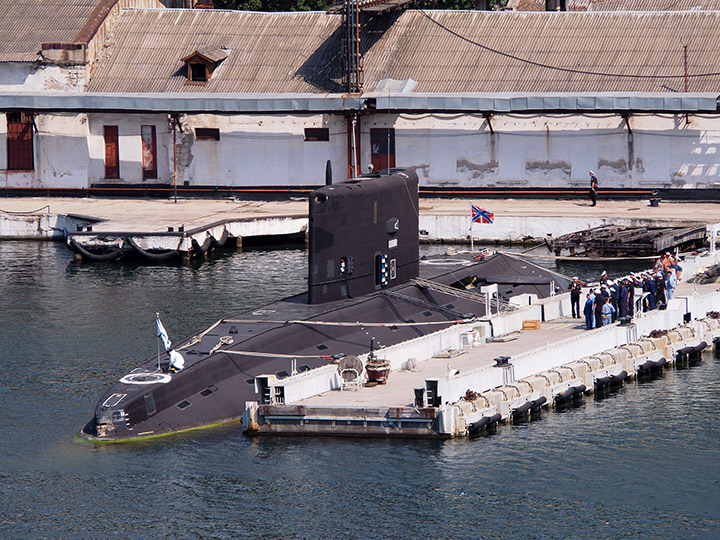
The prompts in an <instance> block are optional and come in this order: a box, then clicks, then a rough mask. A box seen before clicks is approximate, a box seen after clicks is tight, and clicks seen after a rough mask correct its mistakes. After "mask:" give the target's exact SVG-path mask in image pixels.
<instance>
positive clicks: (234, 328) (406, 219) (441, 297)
mask: <svg viewBox="0 0 720 540" xmlns="http://www.w3.org/2000/svg"><path fill="white" fill-rule="evenodd" d="M308 216H309V222H308V252H309V253H308V266H309V268H308V289H307V291H306V292H304V293H302V294H299V295H295V296H291V297H288V298H285V299H282V300H278V301H276V302H274V303H271V304H269V305H265V306H262V307H258V308H257V309H253V310H249V311H245V312H242V313H239V314H237V315H233V316H231V317H228V318H225V319H221V320H219V321H217V322H215V323H214V324H212V325H211V326H209V327H208V328H206V329H204V330H202V331H200V332H198V333H196V334H193V335H191V336H189V337H187V338H185V339H183V340H181V341H179V342H178V343H176V344H175V345H174V346H173V347H172V349H170V350H168V351H165V352H162V353H159V354H158V355H157V356H153V357H150V358H148V359H147V360H146V361H145V362H144V363H142V365H140V366H138V367H137V368H136V369H134V370H132V371H131V372H130V373H128V374H125V375H124V376H122V377H121V378H119V379H118V380H117V381H115V382H114V384H112V385H111V386H110V387H109V388H108V389H107V390H106V391H105V392H104V393H103V394H102V396H100V398H99V400H98V402H97V404H96V406H95V411H94V414H93V417H92V418H91V419H90V421H89V422H87V424H86V425H85V426H84V427H83V428H82V429H81V430H80V432H79V436H80V438H82V439H85V440H88V441H94V442H119V441H130V440H137V439H143V438H152V437H159V436H164V435H168V434H172V433H177V432H182V431H188V430H192V429H197V428H203V427H210V426H214V425H219V424H225V423H229V422H233V421H238V420H240V419H242V417H243V414H244V413H245V408H246V402H259V403H266V402H267V399H268V396H267V395H266V392H267V391H268V389H267V388H264V387H263V386H262V385H261V384H259V382H258V381H259V380H260V379H256V378H258V377H259V376H260V375H263V374H264V375H267V374H274V375H275V377H277V378H278V379H280V380H282V379H283V378H286V377H290V376H292V375H294V374H296V373H303V372H306V371H309V370H312V369H315V368H318V367H322V366H326V365H327V364H329V363H332V362H335V363H337V362H339V361H340V360H341V359H342V358H344V357H345V356H349V355H356V356H360V355H363V354H367V353H369V352H372V351H373V350H375V352H379V351H381V350H382V348H383V347H387V346H390V345H394V344H398V343H402V342H404V341H407V340H411V339H414V338H417V337H419V336H422V335H426V334H429V333H432V332H437V331H439V330H442V329H443V328H447V327H449V326H451V325H454V324H458V323H459V322H468V321H471V320H474V319H480V318H483V317H486V316H487V315H488V313H486V306H485V296H484V295H483V294H480V293H479V287H481V286H485V285H488V284H498V297H499V302H500V304H501V305H506V306H507V308H508V309H510V306H509V304H508V303H507V300H508V299H509V298H510V297H512V296H515V295H518V294H522V293H530V294H535V295H537V296H538V297H539V298H545V297H547V296H550V295H552V294H556V293H560V292H565V290H567V286H568V282H569V281H568V279H567V278H566V277H565V276H562V275H561V274H557V273H555V272H552V271H550V270H546V269H544V268H542V267H539V266H537V265H534V264H532V263H530V262H528V261H526V260H523V259H520V258H517V257H514V256H510V255H507V254H501V253H496V254H492V255H490V256H486V257H484V258H483V259H482V260H475V258H474V256H469V257H466V258H465V259H461V260H453V259H449V258H437V259H433V260H428V261H421V259H420V256H419V232H418V224H419V204H418V177H417V174H416V173H415V172H414V170H412V169H393V170H388V171H382V172H378V173H371V174H368V175H364V176H362V177H359V178H353V179H350V180H347V181H343V182H339V183H336V184H331V185H326V186H323V187H321V188H318V189H316V190H315V191H313V192H312V193H311V194H310V196H309V213H308ZM421 263H422V264H421ZM425 263H428V264H425ZM431 273H432V274H433V275H427V276H426V275H425V274H431ZM172 353H180V354H181V356H182V358H183V359H184V366H183V367H182V369H180V370H179V371H178V370H176V369H173V366H172V365H171V354H172ZM274 397H275V398H279V399H282V396H274Z"/></svg>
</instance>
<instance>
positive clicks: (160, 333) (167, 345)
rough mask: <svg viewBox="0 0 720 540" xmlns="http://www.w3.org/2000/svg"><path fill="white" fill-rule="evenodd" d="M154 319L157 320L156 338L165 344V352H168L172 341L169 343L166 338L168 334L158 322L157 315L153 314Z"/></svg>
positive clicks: (158, 316)
mask: <svg viewBox="0 0 720 540" xmlns="http://www.w3.org/2000/svg"><path fill="white" fill-rule="evenodd" d="M155 319H156V320H157V337H159V338H160V339H162V341H163V343H164V344H165V350H166V351H169V350H170V347H172V341H170V338H169V337H168V333H167V331H166V330H165V327H164V326H163V323H162V322H161V321H160V314H159V313H156V314H155Z"/></svg>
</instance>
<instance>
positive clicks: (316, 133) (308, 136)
mask: <svg viewBox="0 0 720 540" xmlns="http://www.w3.org/2000/svg"><path fill="white" fill-rule="evenodd" d="M305 140H306V141H329V140H330V130H329V129H328V128H305Z"/></svg>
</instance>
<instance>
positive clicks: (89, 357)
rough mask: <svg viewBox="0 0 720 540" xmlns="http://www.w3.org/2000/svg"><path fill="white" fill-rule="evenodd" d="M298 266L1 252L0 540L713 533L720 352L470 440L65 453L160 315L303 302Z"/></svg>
mask: <svg viewBox="0 0 720 540" xmlns="http://www.w3.org/2000/svg"><path fill="white" fill-rule="evenodd" d="M306 263H307V259H306V254H305V252H304V251H303V250H282V251H262V250H259V251H248V252H244V253H237V254H232V255H230V254H227V255H224V256H221V257H218V258H215V259H212V260H210V261H208V262H205V263H202V264H194V265H177V266H165V265H157V266H138V265H129V264H117V265H114V264H81V265H77V264H75V263H73V261H72V256H71V254H70V252H69V251H67V250H66V249H65V247H64V246H62V245H59V244H49V243H32V242H3V243H0V287H1V290H2V295H1V296H0V306H1V307H2V309H0V325H1V326H0V328H2V331H1V332H0V351H1V352H0V366H2V369H0V389H1V390H0V486H1V487H0V497H1V499H2V501H3V507H2V510H0V537H1V538H3V539H15V538H61V539H75V538H82V539H85V538H93V539H94V538H102V539H105V538H122V539H143V540H145V539H171V538H173V539H174V538H192V539H194V538H228V539H230V538H232V539H237V538H283V539H284V538H287V539H339V538H342V539H366V538H387V539H417V538H433V539H467V538H508V539H510V538H513V539H514V538H522V539H526V538H538V539H540V538H543V539H544V538H573V539H574V538H592V539H598V538H607V539H616V538H633V539H634V538H718V537H720V449H719V448H720V428H719V427H718V422H717V417H718V412H719V407H718V396H719V395H720V358H718V357H715V356H713V355H711V354H706V355H704V356H703V359H702V361H701V362H698V363H696V364H694V365H692V366H690V367H687V368H684V369H673V370H668V371H666V372H665V374H664V375H663V376H661V377H655V378H652V379H648V380H644V381H640V382H632V383H629V384H628V385H627V386H625V387H623V388H622V389H620V390H619V391H617V392H614V393H610V394H608V395H606V396H602V397H599V398H597V399H596V398H594V397H592V396H591V397H587V398H586V399H585V400H584V401H583V402H582V403H581V404H579V405H578V406H575V407H571V408H568V409H566V410H564V411H562V412H548V411H544V412H543V413H542V415H541V417H540V418H539V419H538V420H536V421H534V422H530V423H526V424H522V425H518V426H503V427H501V428H500V429H499V430H498V431H497V432H496V433H494V434H491V435H487V436H481V437H478V438H473V439H458V440H452V441H434V440H389V439H360V438H357V439H356V438H346V439H342V438H309V437H263V438H248V437H245V436H244V435H242V433H241V430H240V427H239V426H238V425H229V426H225V427H222V428H220V429H213V430H206V431H199V432H194V433H190V434H184V435H178V436H174V437H170V438H167V439H164V440H160V441H150V442H148V441H146V442H140V443H133V444H122V445H93V444H89V443H81V442H77V441H76V440H75V439H74V435H75V433H76V432H77V431H78V430H79V429H80V427H81V426H82V425H83V424H84V423H85V422H87V421H88V420H89V419H90V417H91V415H92V412H93V409H94V406H95V402H96V400H97V398H98V397H99V396H100V394H101V393H102V392H103V391H104V390H105V389H106V388H107V387H108V386H109V385H110V384H111V383H112V381H114V380H115V379H116V378H117V377H118V376H120V375H122V374H124V373H126V372H127V371H129V370H130V369H132V368H133V367H135V366H136V365H137V364H138V363H139V362H140V360H141V359H143V358H146V357H149V356H152V355H153V354H154V352H155V346H156V345H155V343H156V342H155V327H154V317H155V315H154V314H155V312H156V311H159V312H160V313H161V316H162V319H163V322H164V323H165V326H166V328H167V329H168V332H169V333H170V336H171V338H172V337H175V338H180V337H184V336H186V335H189V334H191V333H193V332H195V331H197V330H199V329H202V328H205V327H207V326H208V325H210V324H211V323H213V322H214V321H215V320H217V319H218V318H220V317H226V316H228V315H231V314H234V313H237V312H239V311H241V310H243V309H246V308H250V307H255V306H258V305H262V304H263V303H265V302H267V301H269V300H272V299H275V298H278V297H280V296H286V295H288V294H292V293H296V292H300V291H302V290H303V289H304V288H305V286H306V282H305V277H306V270H305V266H306ZM547 264H553V263H547ZM576 270H577V267H575V268H573V269H572V270H571V271H570V272H567V268H565V271H566V272H567V273H579V272H580V271H583V268H582V267H581V268H580V269H579V270H578V271H577V272H576ZM585 271H586V273H587V275H583V274H581V277H589V275H590V274H595V273H596V272H597V270H596V269H591V270H587V269H585ZM608 271H610V270H608Z"/></svg>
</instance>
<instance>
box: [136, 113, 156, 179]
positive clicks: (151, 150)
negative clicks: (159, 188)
mask: <svg viewBox="0 0 720 540" xmlns="http://www.w3.org/2000/svg"><path fill="white" fill-rule="evenodd" d="M140 138H141V139H142V168H143V179H146V178H157V143H156V141H155V126H141V127H140Z"/></svg>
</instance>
